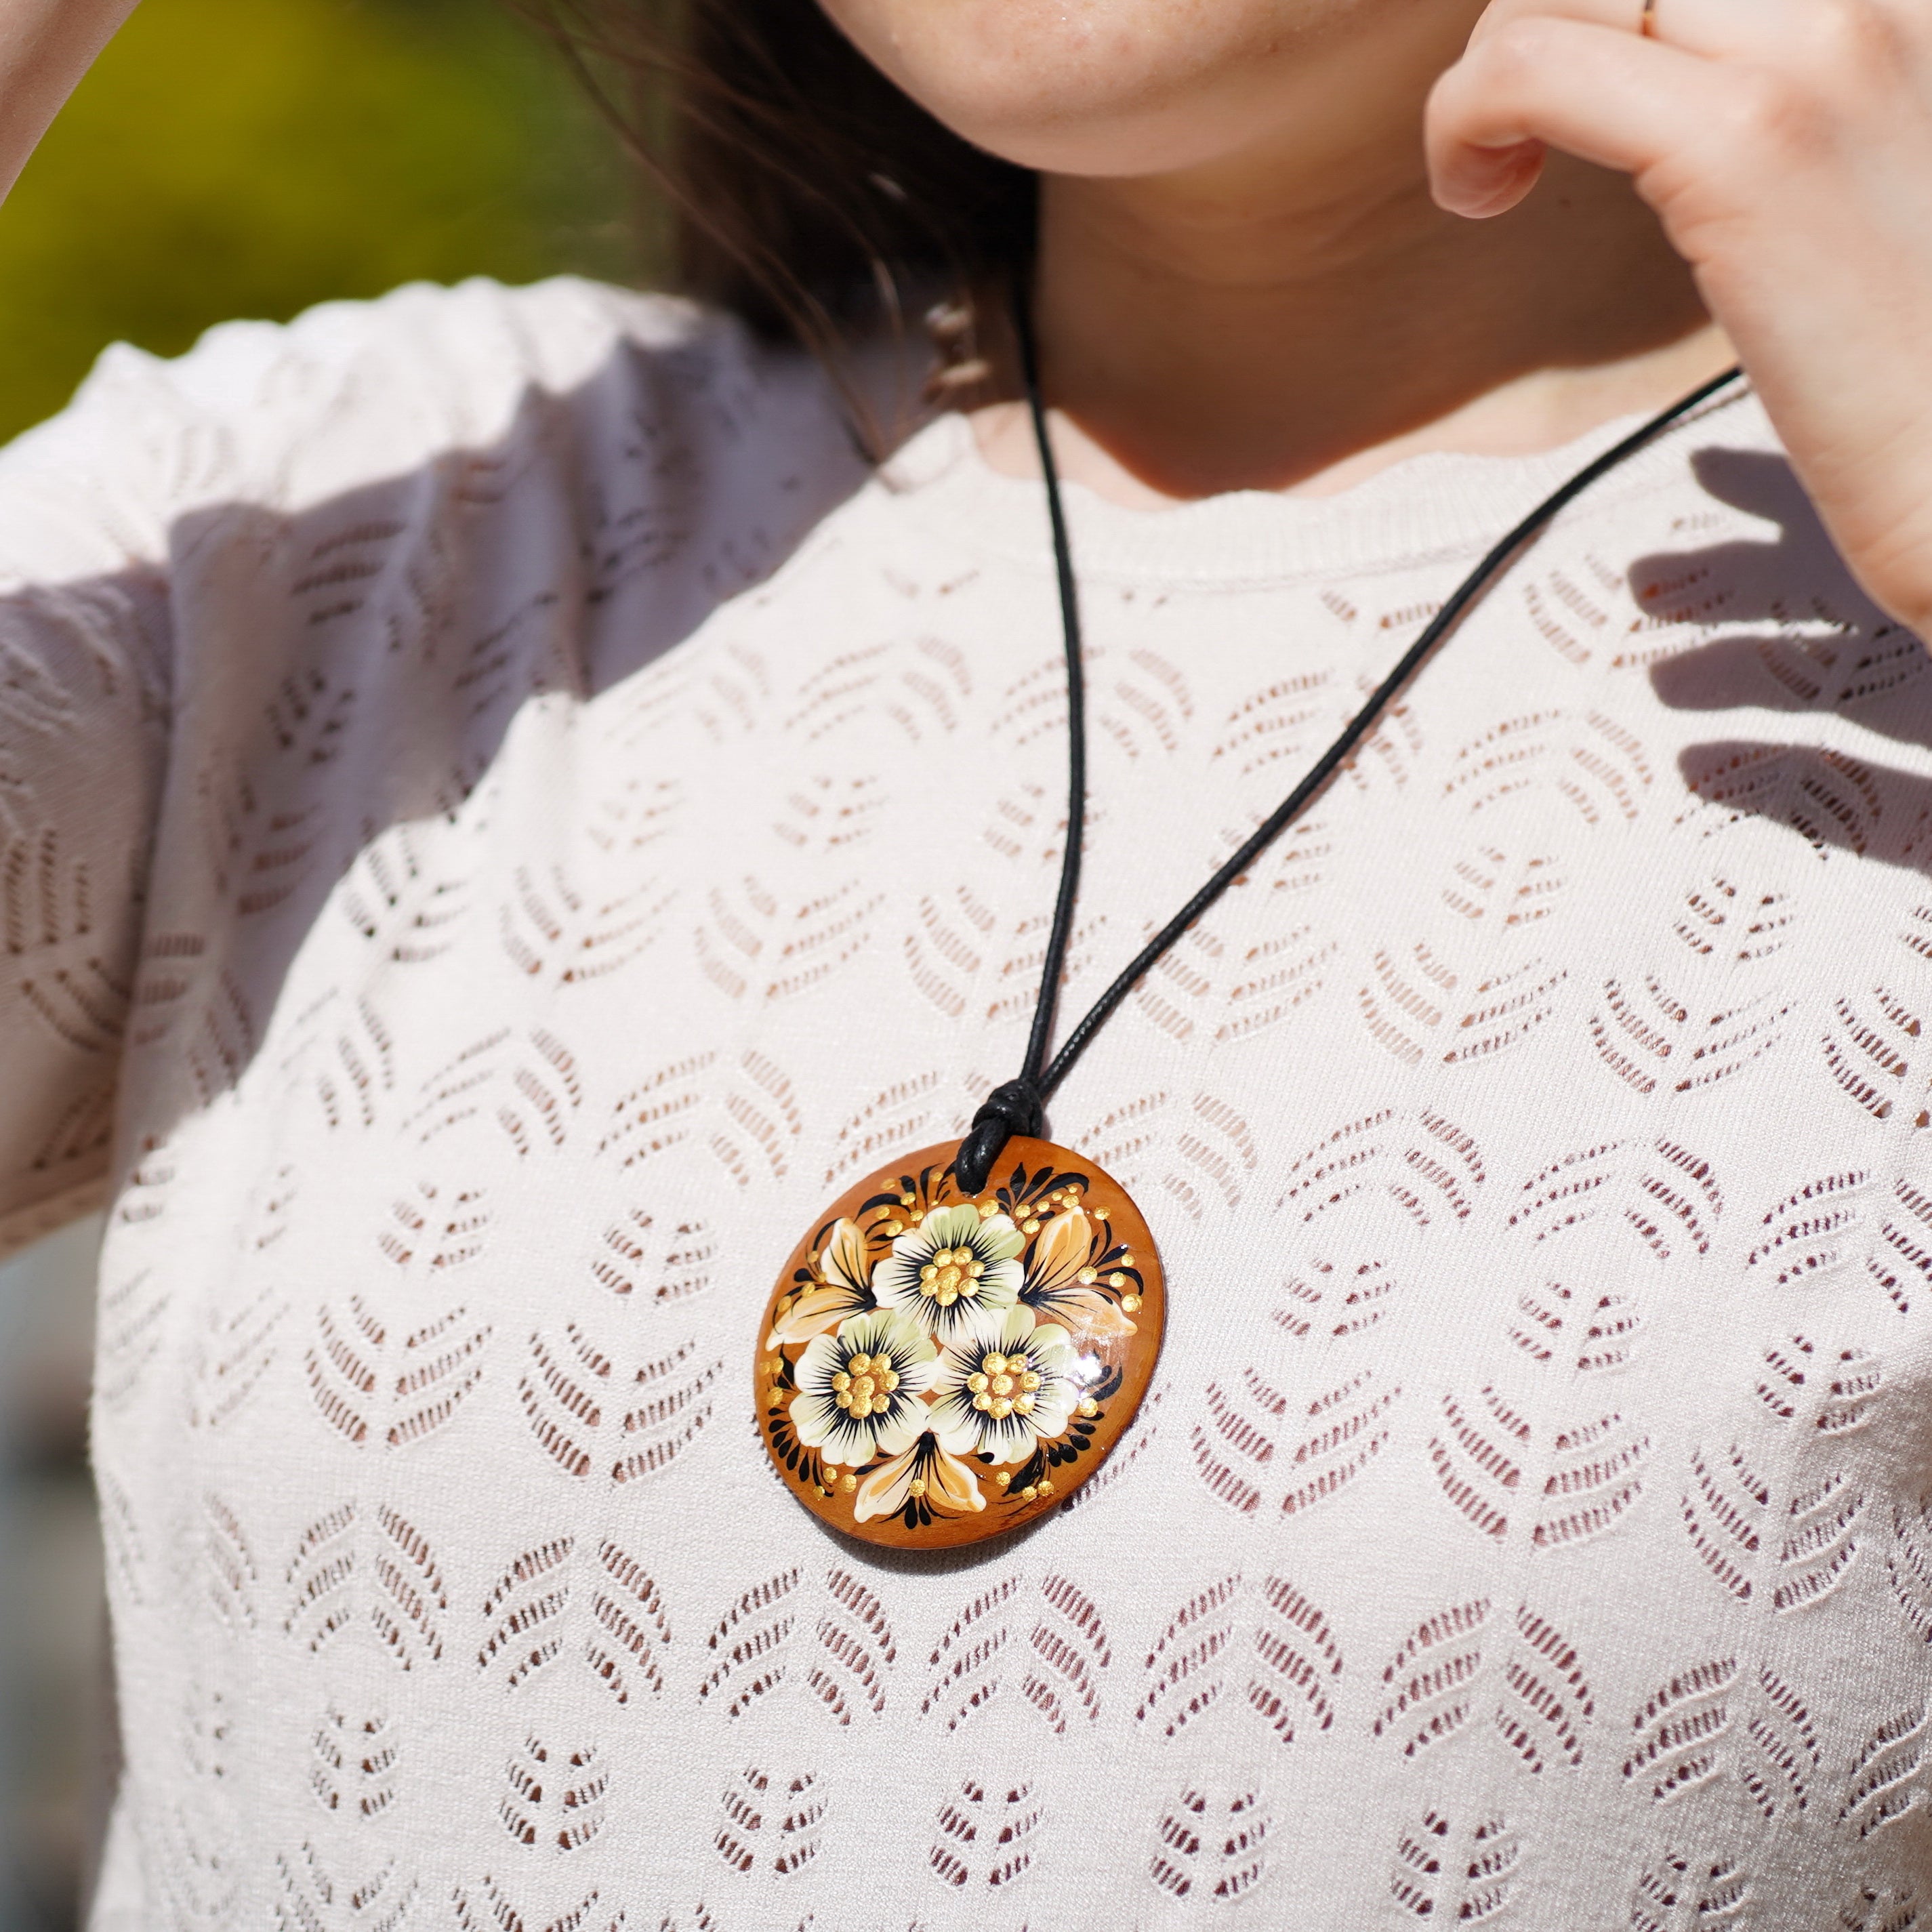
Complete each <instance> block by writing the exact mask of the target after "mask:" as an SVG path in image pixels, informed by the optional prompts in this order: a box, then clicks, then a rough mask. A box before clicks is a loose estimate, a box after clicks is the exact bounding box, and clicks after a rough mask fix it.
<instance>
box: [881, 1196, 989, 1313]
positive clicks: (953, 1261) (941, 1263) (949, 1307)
mask: <svg viewBox="0 0 1932 1932" xmlns="http://www.w3.org/2000/svg"><path fill="white" fill-rule="evenodd" d="M1025 1246H1026V1241H1025V1237H1024V1236H1023V1235H1022V1234H1021V1232H1020V1231H1019V1229H1017V1228H1016V1227H1015V1226H1013V1223H1012V1221H1011V1220H1009V1219H1008V1217H1007V1216H1005V1215H1004V1214H994V1215H991V1216H989V1217H986V1218H985V1219H982V1218H981V1217H980V1211H979V1209H978V1208H975V1207H973V1206H971V1205H965V1206H962V1207H952V1208H935V1209H934V1210H933V1211H932V1213H931V1214H929V1215H927V1217H926V1219H925V1220H923V1221H922V1222H921V1223H919V1226H917V1227H916V1228H913V1229H910V1230H909V1231H908V1232H907V1233H905V1234H903V1235H901V1236H900V1237H899V1238H898V1240H897V1241H895V1242H894V1243H893V1244H892V1253H890V1254H889V1255H887V1256H886V1257H885V1258H884V1259H883V1260H882V1261H880V1263H879V1265H878V1266H877V1268H874V1269H873V1271H872V1293H873V1295H874V1296H875V1297H876V1298H877V1301H878V1304H879V1306H880V1307H881V1308H897V1309H902V1310H904V1312H905V1313H907V1314H908V1315H910V1316H911V1317H912V1318H913V1319H914V1320H915V1321H916V1322H919V1323H920V1324H921V1325H922V1326H924V1327H925V1328H928V1329H929V1330H930V1331H932V1333H933V1334H935V1335H937V1336H938V1337H939V1339H940V1340H941V1341H948V1340H951V1338H952V1337H953V1336H955V1335H958V1334H964V1333H965V1325H966V1318H967V1317H968V1316H969V1315H970V1314H971V1313H972V1312H973V1310H974V1309H976V1308H1010V1307H1012V1306H1013V1298H1014V1297H1015V1296H1016V1295H1018V1294H1019V1292H1020V1277H1021V1270H1020V1265H1019V1259H1018V1256H1019V1252H1020V1250H1021V1249H1022V1248H1023V1247H1025Z"/></svg>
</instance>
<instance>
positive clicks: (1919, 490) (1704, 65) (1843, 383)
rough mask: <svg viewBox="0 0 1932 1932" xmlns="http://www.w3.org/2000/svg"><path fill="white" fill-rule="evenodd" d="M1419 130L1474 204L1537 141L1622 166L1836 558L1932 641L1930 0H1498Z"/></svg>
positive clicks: (1495, 205) (1529, 155)
mask: <svg viewBox="0 0 1932 1932" xmlns="http://www.w3.org/2000/svg"><path fill="white" fill-rule="evenodd" d="M1428 143H1429V160H1430V172H1431V176H1432V178H1433V182H1434V185H1435V191H1436V199H1437V200H1438V201H1439V202H1441V203H1442V205H1443V206H1444V207H1445V208H1449V209H1451V210H1452V211H1455V212H1457V213H1459V214H1467V215H1472V216H1482V215H1489V214H1500V213H1502V211H1504V210H1505V209H1506V208H1511V207H1512V206H1514V205H1515V203H1516V202H1518V201H1519V200H1520V199H1522V198H1523V196H1524V195H1526V193H1529V190H1530V188H1531V187H1532V186H1533V185H1534V184H1535V180H1536V177H1537V173H1538V169H1539V167H1540V165H1541V156H1542V153H1543V149H1544V145H1546V144H1547V145H1553V146H1556V147H1559V148H1564V149H1565V150H1567V151H1568V152H1570V153H1571V154H1576V155H1577V156H1579V157H1581V158H1582V159H1583V160H1589V161H1594V162H1596V163H1599V164H1600V165H1601V166H1605V167H1610V168H1615V169H1620V170H1622V171H1623V172H1626V173H1628V174H1629V175H1631V177H1632V178H1634V181H1635V184H1636V185H1637V190H1638V191H1639V192H1640V193H1641V194H1642V195H1643V197H1644V199H1646V201H1647V202H1649V203H1650V205H1652V207H1653V208H1655V209H1656V211H1657V212H1658V215H1659V216H1660V217H1661V219H1662V220H1663V223H1664V228H1665V229H1666V231H1667V233H1668V234H1669V236H1670V239H1671V241H1672V242H1673V244H1674V245H1676V248H1678V249H1679V251H1680V252H1681V253H1682V254H1683V255H1684V257H1685V259H1686V260H1688V261H1689V262H1690V263H1691V266H1692V267H1693V269H1694V271H1695V272H1696V274H1697V281H1698V284H1699V286H1700V288H1701V290H1702V291H1703V296H1704V299H1705V300H1706V302H1707V303H1708V304H1709V306H1710V308H1711V311H1712V314H1714V315H1715V317H1716V318H1717V320H1718V322H1719V323H1720V324H1721V326H1723V327H1724V329H1725V331H1726V332H1727V333H1728V334H1729V335H1730V338H1731V340H1732V341H1733V343H1734V344H1736V347H1737V350H1738V353H1739V355H1740V356H1742V359H1743V361H1744V362H1745V367H1746V368H1747V369H1748V371H1750V374H1751V377H1752V380H1753V381H1754V383H1755V384H1756V386H1757V390H1758V392H1759V394H1760V395H1761V396H1762V397H1763V400H1764V403H1765V406H1766V409H1767V410H1769V413H1770V414H1771V416H1772V420H1773V421H1774V422H1775V423H1776V425H1777V426H1778V431H1779V433H1780V434H1781V436H1782V437H1784V442H1785V446H1786V447H1787V449H1788V450H1789V451H1790V455H1791V458H1792V460H1793V463H1795V464H1796V467H1797V469H1798V472H1799V475H1800V476H1801V477H1802V479H1803V481H1804V482H1805V487H1806V488H1807V489H1808V490H1809V491H1810V493H1811V497H1812V499H1813V500H1814V502H1815V503H1816V504H1817V507H1818V509H1819V511H1820V514H1821V515H1822V516H1823V518H1824V520H1825V522H1826V525H1827V526H1828V527H1829V529H1830V530H1831V532H1832V536H1833V538H1834V540H1835V541H1836V542H1837V544H1838V547H1839V548H1840V549H1841V551H1842V552H1843V555H1844V556H1845V559H1846V562H1848V563H1849V565H1850V566H1851V568H1852V570H1853V571H1855V573H1856V574H1857V575H1858V578H1859V580H1861V582H1862V583H1863V584H1864V586H1865V588H1866V589H1867V591H1868V592H1870V595H1872V596H1873V598H1875V599H1876V601H1878V602H1879V604H1882V605H1883V606H1884V607H1885V609H1887V610H1889V611H1890V612H1891V613H1892V615H1893V616H1896V617H1897V618H1898V619H1900V620H1901V621H1902V622H1904V623H1906V624H1908V625H1910V626H1911V627H1912V628H1913V629H1914V630H1915V631H1918V633H1919V634H1921V636H1923V637H1927V638H1932V0H1654V10H1653V11H1652V13H1651V14H1650V16H1649V20H1648V22H1646V18H1645V16H1644V13H1643V0H1493V4H1492V5H1490V7H1489V9H1488V10H1487V12H1486V13H1484V16H1483V18H1482V20H1481V22H1480V23H1478V26H1477V28H1476V31H1475V34H1474V35H1473V36H1472V38H1471V40H1470V43H1469V48H1468V49H1467V51H1466V52H1465V54H1464V55H1463V58H1462V59H1461V60H1460V62H1457V65H1455V66H1454V68H1451V69H1450V70H1449V71H1448V73H1447V74H1445V75H1444V76H1443V77H1442V79H1441V80H1440V81H1439V82H1438V83H1437V85H1436V90H1435V92H1434V94H1433V96H1432V98H1431V99H1430V107H1429V118H1428Z"/></svg>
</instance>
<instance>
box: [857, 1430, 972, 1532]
mask: <svg viewBox="0 0 1932 1932" xmlns="http://www.w3.org/2000/svg"><path fill="white" fill-rule="evenodd" d="M921 1499H923V1500H924V1502H925V1503H926V1507H927V1508H929V1509H931V1510H936V1511H938V1512H939V1513H940V1514H941V1515H943V1516H968V1515H971V1514H972V1513H973V1512H974V1511H977V1510H983V1509H984V1508H986V1498H985V1497H984V1496H982V1495H981V1494H980V1479H979V1478H978V1476H977V1475H976V1474H975V1473H974V1469H973V1466H972V1465H971V1463H962V1462H961V1461H960V1460H959V1457H956V1456H955V1455H953V1454H950V1452H949V1451H947V1449H946V1448H944V1446H943V1445H941V1442H940V1441H939V1439H938V1437H937V1436H935V1435H934V1434H933V1433H932V1430H926V1431H924V1432H923V1433H922V1434H921V1435H920V1436H919V1437H918V1439H916V1441H915V1442H913V1445H912V1447H911V1448H910V1449H907V1450H905V1451H902V1452H901V1454H898V1455H897V1456H895V1457H893V1458H892V1460H891V1461H890V1462H889V1463H880V1465H879V1466H878V1467H877V1469H874V1471H873V1472H872V1473H871V1475H869V1476H868V1477H867V1478H865V1481H863V1482H862V1483H861V1484H859V1493H858V1494H857V1495H856V1496H854V1497H853V1499H852V1520H853V1522H854V1523H870V1522H871V1520H872V1519H873V1517H877V1516H897V1515H898V1513H899V1512H900V1511H901V1510H902V1509H904V1508H905V1506H906V1505H907V1503H908V1502H917V1501H919V1500H921Z"/></svg>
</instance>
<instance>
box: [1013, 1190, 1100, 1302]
mask: <svg viewBox="0 0 1932 1932" xmlns="http://www.w3.org/2000/svg"><path fill="white" fill-rule="evenodd" d="M1093 1249H1094V1223H1093V1222H1092V1220H1091V1219H1090V1218H1089V1217H1088V1214H1087V1211H1086V1210H1085V1208H1069V1209H1068V1210H1067V1212H1066V1213H1065V1214H1056V1215H1055V1217H1053V1219H1052V1220H1051V1221H1049V1223H1047V1225H1046V1226H1045V1227H1044V1228H1043V1229H1041V1230H1040V1239H1039V1240H1038V1241H1036V1242H1034V1244H1033V1253H1031V1255H1030V1256H1028V1258H1027V1289H1028V1293H1029V1295H1032V1294H1037V1293H1047V1292H1051V1291H1052V1290H1053V1289H1058V1288H1065V1287H1069V1286H1071V1285H1072V1284H1073V1283H1075V1282H1076V1281H1077V1280H1079V1277H1080V1271H1081V1270H1082V1268H1085V1266H1086V1265H1087V1257H1088V1255H1090V1254H1091V1253H1092V1252H1093Z"/></svg>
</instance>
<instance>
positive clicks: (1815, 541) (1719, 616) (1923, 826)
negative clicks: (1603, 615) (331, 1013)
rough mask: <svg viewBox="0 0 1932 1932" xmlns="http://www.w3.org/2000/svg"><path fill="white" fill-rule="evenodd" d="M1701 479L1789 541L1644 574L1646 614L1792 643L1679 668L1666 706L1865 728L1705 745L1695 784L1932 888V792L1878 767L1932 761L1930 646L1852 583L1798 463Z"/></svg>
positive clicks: (1681, 559) (1913, 775)
mask: <svg viewBox="0 0 1932 1932" xmlns="http://www.w3.org/2000/svg"><path fill="white" fill-rule="evenodd" d="M1691 464H1692V468H1693V469H1694V472H1695V473H1696V475H1697V479H1698V481H1699V482H1700V484H1703V487H1704V488H1705V490H1707V491H1708V492H1709V493H1710V494H1711V495H1712V496H1714V497H1715V498H1717V499H1718V500H1719V501H1720V502H1725V503H1728V504H1730V505H1733V507H1734V508H1738V509H1741V510H1743V511H1747V512H1748V513H1749V514H1751V515H1752V516H1754V517H1762V518H1763V519H1764V520H1766V521H1767V522H1769V523H1775V524H1776V525H1778V535H1776V536H1775V537H1773V538H1769V539H1768V540H1766V541H1763V542H1757V541H1728V542H1725V543H1721V544H1713V545H1712V546H1711V547H1709V548H1706V549H1703V550H1683V551H1676V552H1665V553H1660V554H1658V555H1655V556H1646V557H1643V558H1641V559H1639V560H1638V561H1637V562H1636V563H1635V564H1634V565H1632V567H1631V572H1630V583H1631V589H1632V591H1633V592H1634V594H1635V595H1636V597H1637V601H1638V603H1639V604H1640V606H1641V607H1643V609H1644V610H1645V611H1646V613H1647V614H1649V615H1650V616H1652V617H1654V618H1656V619H1661V620H1662V621H1664V622H1679V623H1681V622H1703V623H1709V624H1718V623H1721V624H1724V625H1736V624H1749V623H1751V622H1763V623H1766V624H1768V625H1775V626H1778V628H1775V629H1768V630H1766V631H1765V632H1764V633H1763V634H1760V635H1752V634H1749V633H1748V632H1739V633H1733V634H1727V635H1726V636H1724V637H1718V638H1717V639H1715V640H1713V641H1712V642H1711V643H1706V644H1702V645H1699V646H1694V648H1692V649H1688V650H1685V651H1682V652H1679V653H1678V654H1677V655H1674V656H1672V657H1670V658H1664V659H1663V660H1662V661H1660V662H1658V663H1657V664H1654V665H1653V666H1652V669H1651V673H1650V677H1651V683H1652V688H1654V689H1655V691H1656V693H1657V695H1658V697H1659V699H1661V701H1662V702H1663V703H1665V704H1667V705H1668V706H1670V707H1671V708H1672V709H1674V710H1679V711H1709V712H1720V711H1733V710H1738V709H1747V708H1749V709H1757V710H1760V711H1772V712H1796V713H1800V714H1802V715H1805V716H1806V717H1808V718H1822V717H1825V716H1832V717H1836V718H1842V719H1843V720H1844V721H1846V724H1849V725H1851V726H1853V727H1856V728H1855V729H1853V730H1842V729H1834V728H1833V727H1829V726H1827V727H1826V728H1825V729H1823V730H1818V729H1817V728H1816V727H1814V728H1812V729H1811V730H1809V731H1808V734H1807V735H1808V737H1809V738H1810V739H1811V742H1805V743H1794V742H1790V741H1789V740H1779V739H1773V738H1769V737H1767V738H1761V739H1760V738H1726V739H1715V740H1712V741H1711V742H1706V743H1703V744H1698V745H1691V746H1689V747H1688V748H1686V749H1685V751H1683V752H1682V754H1680V756H1679V760H1678V766H1679V771H1680V772H1681V773H1682V776H1683V779H1684V781H1685V784H1686V785H1687V786H1688V787H1689V789H1690V790H1691V791H1692V792H1694V793H1696V794H1697V796H1699V797H1700V798H1703V799H1706V801H1708V802H1710V803H1712V804H1714V805H1719V806H1722V807H1724V808H1728V809H1730V810H1731V811H1736V812H1740V813H1745V814H1750V815H1751V816H1753V817H1762V818H1766V819H1769V820H1772V821H1774V822H1776V823H1782V824H1784V825H1787V826H1790V829H1792V830H1793V831H1794V832H1798V833H1799V834H1800V835H1802V836H1803V837H1804V838H1806V839H1807V840H1808V841H1810V842H1811V844H1813V845H1814V847H1817V848H1819V849H1820V850H1825V849H1827V848H1835V849H1838V850H1843V851H1848V852H1852V853H1856V854H1858V856H1861V857H1865V858H1870V859H1878V860H1879V861H1880V862H1883V863H1885V864H1887V865H1903V866H1909V867H1910V868H1913V869H1914V870H1916V871H1921V872H1925V873H1928V874H1932V775H1927V773H1925V772H1918V771H1914V770H1911V769H1905V768H1903V767H1901V766H1896V765H1894V764H1891V763H1887V762H1883V761H1881V760H1877V759H1876V758H1874V757H1873V755H1872V752H1873V749H1875V747H1874V746H1873V745H1872V743H1871V739H1873V738H1878V739H1891V741H1893V742H1895V743H1897V744H1900V745H1911V746H1912V747H1915V748H1918V749H1920V750H1925V751H1932V658H1928V655H1927V649H1926V646H1924V643H1921V641H1920V640H1919V639H1918V638H1917V637H1915V636H1914V635H1913V634H1912V633H1911V632H1910V631H1907V630H1906V629H1905V628H1903V626H1902V625H1898V624H1896V623H1894V622H1891V620H1890V619H1887V618H1885V616H1882V613H1879V612H1878V611H1877V610H1875V609H1874V608H1873V605H1872V604H1871V603H1870V600H1869V599H1868V598H1867V597H1866V596H1865V595H1864V592H1862V591H1861V590H1860V589H1858V586H1857V585H1856V584H1855V583H1854V582H1853V581H1852V577H1851V575H1850V574H1849V572H1848V571H1846V568H1845V567H1844V565H1843V562H1841V560H1840V559H1839V557H1838V553H1837V551H1836V550H1835V548H1834V547H1832V541H1831V539H1830V538H1829V536H1828V535H1826V532H1825V529H1824V528H1823V525H1822V524H1821V523H1820V521H1819V519H1818V515H1817V511H1815V510H1814V508H1812V506H1811V502H1810V500H1809V499H1808V498H1807V497H1806V496H1805V493H1804V490H1803V489H1802V487H1800V485H1799V481H1798V479H1797V478H1796V475H1794V474H1793V472H1792V470H1791V469H1790V466H1789V465H1788V464H1787V463H1786V462H1785V461H1784V459H1783V458H1780V457H1777V456H1773V455H1764V454H1760V453H1758V452H1748V451H1743V450H1734V449H1704V450H1700V451H1699V452H1697V454H1696V455H1694V457H1693V458H1692V459H1691ZM1712 585H1720V586H1724V588H1723V589H1722V591H1721V592H1712V590H1711V589H1709V586H1712Z"/></svg>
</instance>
